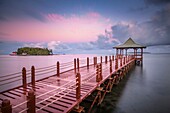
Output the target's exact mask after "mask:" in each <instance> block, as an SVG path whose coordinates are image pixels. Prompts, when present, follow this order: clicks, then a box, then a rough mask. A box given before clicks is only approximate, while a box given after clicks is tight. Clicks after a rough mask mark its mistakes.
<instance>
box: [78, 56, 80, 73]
mask: <svg viewBox="0 0 170 113" xmlns="http://www.w3.org/2000/svg"><path fill="white" fill-rule="evenodd" d="M79 68H80V67H79V58H77V69H78V71H79Z"/></svg>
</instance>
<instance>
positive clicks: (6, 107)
mask: <svg viewBox="0 0 170 113" xmlns="http://www.w3.org/2000/svg"><path fill="white" fill-rule="evenodd" d="M1 112H2V113H12V105H11V103H10V100H8V99H4V100H3V101H2V106H1Z"/></svg>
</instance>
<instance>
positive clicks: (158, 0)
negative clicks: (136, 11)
mask: <svg viewBox="0 0 170 113" xmlns="http://www.w3.org/2000/svg"><path fill="white" fill-rule="evenodd" d="M145 2H146V3H147V4H153V5H163V4H167V3H170V0H145Z"/></svg>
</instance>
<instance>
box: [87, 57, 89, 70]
mask: <svg viewBox="0 0 170 113" xmlns="http://www.w3.org/2000/svg"><path fill="white" fill-rule="evenodd" d="M87 69H89V57H87Z"/></svg>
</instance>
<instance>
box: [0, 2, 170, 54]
mask: <svg viewBox="0 0 170 113" xmlns="http://www.w3.org/2000/svg"><path fill="white" fill-rule="evenodd" d="M169 36H170V0H0V54H9V53H10V52H12V51H16V50H17V48H19V47H42V48H49V49H52V50H53V53H55V54H81V53H113V51H114V50H113V49H112V47H113V46H116V45H119V44H122V43H124V42H125V41H126V40H127V39H128V38H129V37H131V38H132V39H133V40H134V41H136V42H137V43H139V44H142V45H145V46H147V49H146V50H145V51H147V52H153V53H167V52H168V53H170V39H169Z"/></svg>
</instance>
